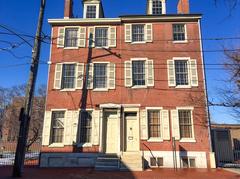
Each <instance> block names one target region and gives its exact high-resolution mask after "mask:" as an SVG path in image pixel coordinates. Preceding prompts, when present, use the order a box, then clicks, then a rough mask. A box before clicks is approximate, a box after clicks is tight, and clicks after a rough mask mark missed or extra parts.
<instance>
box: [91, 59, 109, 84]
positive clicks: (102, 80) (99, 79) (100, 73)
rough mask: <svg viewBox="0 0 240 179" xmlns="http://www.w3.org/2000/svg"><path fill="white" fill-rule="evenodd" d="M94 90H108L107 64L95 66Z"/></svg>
mask: <svg viewBox="0 0 240 179" xmlns="http://www.w3.org/2000/svg"><path fill="white" fill-rule="evenodd" d="M94 88H107V64H101V63H98V64H94Z"/></svg>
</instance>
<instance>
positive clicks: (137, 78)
mask: <svg viewBox="0 0 240 179" xmlns="http://www.w3.org/2000/svg"><path fill="white" fill-rule="evenodd" d="M132 73H133V85H134V86H144V85H145V84H146V83H145V61H133V62H132Z"/></svg>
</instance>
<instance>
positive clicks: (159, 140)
mask: <svg viewBox="0 0 240 179" xmlns="http://www.w3.org/2000/svg"><path fill="white" fill-rule="evenodd" d="M147 142H163V139H162V138H149V139H148V140H147Z"/></svg>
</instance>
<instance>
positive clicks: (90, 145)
mask: <svg viewBox="0 0 240 179" xmlns="http://www.w3.org/2000/svg"><path fill="white" fill-rule="evenodd" d="M92 146H93V145H92V144H91V143H81V144H78V145H77V147H92Z"/></svg>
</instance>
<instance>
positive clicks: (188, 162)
mask: <svg viewBox="0 0 240 179" xmlns="http://www.w3.org/2000/svg"><path fill="white" fill-rule="evenodd" d="M181 160H182V167H183V168H196V160H195V158H189V157H182V158H181Z"/></svg>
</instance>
